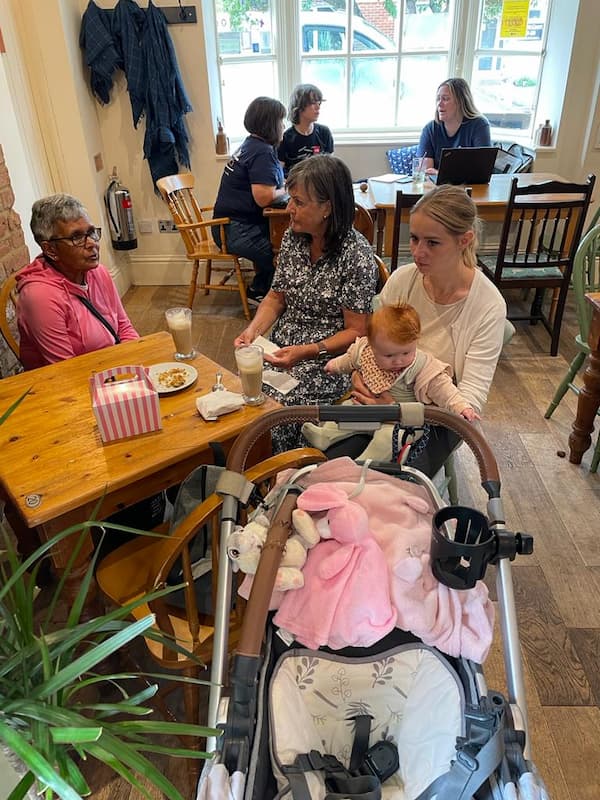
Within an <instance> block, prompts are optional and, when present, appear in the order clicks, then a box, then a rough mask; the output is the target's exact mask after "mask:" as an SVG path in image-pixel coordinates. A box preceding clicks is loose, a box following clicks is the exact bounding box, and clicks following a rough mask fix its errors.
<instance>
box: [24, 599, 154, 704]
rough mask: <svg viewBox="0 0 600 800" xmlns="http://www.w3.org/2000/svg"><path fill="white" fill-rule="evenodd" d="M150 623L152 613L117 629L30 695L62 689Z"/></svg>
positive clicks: (52, 692)
mask: <svg viewBox="0 0 600 800" xmlns="http://www.w3.org/2000/svg"><path fill="white" fill-rule="evenodd" d="M152 625H154V614H149V615H148V616H146V617H142V619H140V620H137V621H136V622H132V623H131V624H130V625H128V626H127V628H125V629H124V630H122V631H119V633H116V634H115V635H114V636H111V637H110V638H109V639H107V640H106V641H104V642H101V643H100V644H97V645H96V646H95V647H94V648H93V649H92V650H91V651H89V652H87V653H84V654H83V655H82V656H80V657H79V658H76V659H75V661H73V662H72V663H71V664H67V665H66V666H65V667H63V668H62V669H61V670H59V672H57V673H56V674H55V675H54V676H53V677H52V678H50V679H49V680H47V681H45V683H44V684H42V685H41V686H37V687H35V688H34V689H33V691H32V693H31V697H35V698H41V699H43V698H48V697H49V696H50V695H52V694H54V693H55V692H57V691H58V690H59V689H63V688H64V687H65V686H68V685H69V684H71V683H73V681H75V680H77V678H78V677H79V676H80V675H82V674H84V673H85V672H88V670H90V669H92V668H93V667H94V666H95V665H96V664H98V663H99V662H100V661H104V659H105V658H108V656H110V655H111V654H112V653H114V652H115V651H116V650H118V649H119V648H120V647H123V645H125V644H128V643H129V642H130V641H131V640H132V639H135V637H136V636H139V634H140V633H143V632H144V631H145V630H147V629H148V628H150V627H151V626H152Z"/></svg>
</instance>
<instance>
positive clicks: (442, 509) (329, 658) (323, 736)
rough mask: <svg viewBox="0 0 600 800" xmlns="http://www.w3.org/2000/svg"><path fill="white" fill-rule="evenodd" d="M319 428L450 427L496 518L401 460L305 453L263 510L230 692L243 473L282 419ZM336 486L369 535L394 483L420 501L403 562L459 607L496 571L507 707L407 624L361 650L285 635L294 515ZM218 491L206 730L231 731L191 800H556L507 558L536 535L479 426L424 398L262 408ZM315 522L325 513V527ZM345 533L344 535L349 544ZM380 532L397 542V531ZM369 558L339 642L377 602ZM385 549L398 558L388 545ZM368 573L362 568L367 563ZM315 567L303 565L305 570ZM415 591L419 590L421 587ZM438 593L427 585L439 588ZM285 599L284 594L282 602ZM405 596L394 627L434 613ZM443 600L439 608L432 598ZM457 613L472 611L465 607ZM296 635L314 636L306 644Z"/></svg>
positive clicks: (245, 491) (247, 492) (357, 563)
mask: <svg viewBox="0 0 600 800" xmlns="http://www.w3.org/2000/svg"><path fill="white" fill-rule="evenodd" d="M325 420H334V421H336V422H338V423H340V424H348V425H352V423H353V422H355V423H357V425H359V426H360V428H361V429H364V427H365V422H369V423H372V424H373V425H379V424H381V423H383V422H394V423H402V425H403V427H406V426H407V425H410V426H413V427H418V426H422V425H423V424H424V423H429V424H433V425H444V426H446V427H447V428H449V429H450V430H452V431H454V432H455V433H457V434H458V435H459V436H460V437H461V438H462V439H463V440H464V441H465V443H466V444H467V445H468V447H469V448H470V449H471V450H472V452H473V453H474V455H475V457H476V460H477V463H478V466H479V471H480V476H481V485H482V487H483V488H484V490H485V492H486V493H487V496H488V502H487V517H486V516H484V515H482V514H480V513H479V512H477V511H474V510H472V509H466V508H462V507H458V506H444V503H443V501H442V499H441V497H440V495H439V493H438V491H437V490H436V488H435V486H434V485H433V483H432V482H431V480H429V479H428V478H427V477H426V476H424V475H422V474H421V473H419V472H418V471H416V470H414V469H411V468H409V467H403V468H402V469H401V471H400V474H399V475H393V476H390V475H385V474H382V473H381V472H379V471H375V470H373V469H370V467H369V465H368V464H367V465H362V466H361V465H360V464H356V463H355V462H353V461H351V460H350V459H347V458H342V459H336V460H334V461H331V462H324V461H323V459H324V457H323V455H322V453H320V451H311V450H306V460H307V461H314V464H312V465H311V466H309V467H305V468H303V469H300V470H297V471H296V472H295V473H293V472H291V471H287V472H286V473H285V474H283V475H282V476H281V478H282V480H281V481H280V482H279V484H278V486H277V487H276V488H275V489H274V490H272V491H271V492H270V493H269V494H268V495H267V497H266V498H265V500H264V502H263V510H265V509H266V510H267V511H268V512H269V514H270V527H269V531H268V535H267V538H266V542H265V544H264V545H263V547H262V552H261V556H260V561H259V565H258V569H257V571H256V575H255V576H254V581H253V584H252V589H251V592H250V596H249V599H248V605H247V608H246V611H245V616H244V621H243V626H242V631H241V635H240V639H239V644H238V647H237V650H236V654H235V656H234V658H233V661H232V667H231V670H230V675H229V681H228V688H227V691H225V689H224V687H225V684H226V682H227V676H226V674H225V665H226V658H227V621H228V609H229V607H230V603H231V562H230V561H229V560H228V558H227V539H228V537H229V535H230V534H231V533H232V531H233V529H234V525H235V521H236V519H237V514H238V510H239V507H240V505H242V506H243V505H245V504H246V503H247V501H248V499H249V498H250V497H251V496H252V494H253V493H255V487H254V486H253V485H251V484H249V483H248V481H247V480H246V479H245V478H244V476H243V471H244V467H245V463H246V459H247V456H248V454H249V452H250V450H251V448H252V446H253V445H254V444H255V443H256V441H258V439H259V438H260V437H261V436H262V435H264V434H266V433H268V432H269V431H270V430H271V428H273V427H275V426H276V425H281V424H291V423H299V422H306V421H311V422H319V421H325ZM311 454H312V455H311ZM319 462H321V463H319ZM315 465H317V466H315ZM398 478H400V479H401V480H398ZM329 480H337V481H338V488H339V487H340V486H341V487H342V488H343V490H344V491H345V492H346V494H347V495H348V496H349V497H352V498H353V500H352V502H354V501H356V502H357V503H359V502H364V504H365V508H366V509H367V512H368V514H367V516H368V519H369V527H373V528H375V527H376V521H377V520H378V519H379V518H382V519H383V518H384V516H385V514H386V513H387V514H388V520H389V513H390V510H392V515H394V514H395V513H396V512H395V511H393V509H394V508H395V506H394V503H395V502H396V501H395V499H394V498H395V496H396V493H397V491H396V488H399V489H401V491H402V492H403V493H404V495H405V496H406V497H407V498H409V502H408V505H409V506H410V505H411V504H412V505H413V506H415V507H416V505H418V503H417V500H418V502H426V503H427V504H428V505H429V509H428V513H429V517H428V519H429V520H430V522H429V525H430V530H431V548H430V552H429V553H425V552H424V551H423V550H421V551H420V552H419V553H417V554H413V555H415V556H416V557H415V558H412V561H411V559H410V558H406V559H405V560H404V561H400V562H398V563H399V564H400V566H401V569H402V570H404V568H405V566H406V563H407V562H410V564H411V567H410V568H412V567H413V566H414V564H415V563H416V562H417V561H418V560H419V559H420V562H419V563H420V564H421V565H423V564H427V563H428V564H429V565H430V570H431V572H432V573H433V575H435V578H436V579H437V580H438V581H439V583H438V582H437V581H436V582H435V586H437V587H438V589H439V591H443V592H447V593H450V594H448V595H447V596H448V597H450V596H451V597H452V602H458V603H459V605H460V604H461V603H462V602H463V601H462V600H461V599H457V598H462V597H464V596H467V594H468V593H469V592H475V593H476V592H477V591H478V588H479V589H481V587H482V586H483V584H482V583H481V580H480V579H481V578H482V577H483V575H484V573H485V570H486V567H487V566H488V564H494V565H495V566H496V567H497V581H496V585H497V593H498V601H499V612H500V625H501V631H502V638H503V649H504V660H505V667H506V676H507V686H508V697H507V698H504V697H503V696H502V695H501V694H499V693H498V692H494V691H489V690H488V688H487V686H486V683H485V679H484V676H483V672H482V669H481V666H480V664H479V663H477V662H476V661H474V660H470V659H469V658H466V657H465V656H464V655H462V654H456V653H454V654H451V655H447V654H444V653H443V652H441V651H440V650H439V649H436V648H435V647H433V646H431V645H430V644H425V643H424V641H423V640H422V639H420V638H418V637H417V636H416V635H414V634H413V633H411V632H410V629H409V630H403V629H402V628H401V627H398V626H397V625H396V626H395V625H394V624H393V623H392V625H391V626H390V625H388V626H387V627H385V631H386V632H385V633H384V635H382V636H381V638H380V639H378V640H377V641H373V639H374V637H373V636H371V637H370V638H369V639H368V640H366V644H364V645H363V646H356V644H351V645H349V646H346V647H342V646H341V644H340V642H339V637H338V638H336V637H335V636H333V635H332V637H331V639H332V640H333V641H334V642H335V643H336V644H335V649H333V648H332V647H327V646H320V647H318V648H313V647H307V646H305V645H304V644H302V643H301V642H300V641H298V639H296V638H295V636H294V634H293V632H292V633H290V631H289V630H288V629H286V628H284V629H282V628H280V627H278V625H277V621H278V619H279V618H280V617H281V612H282V611H283V609H284V603H285V601H284V603H282V605H281V607H280V608H279V611H278V612H277V614H275V615H273V613H272V612H271V611H270V610H269V606H270V602H271V600H272V590H273V586H274V584H275V577H276V574H277V570H278V566H279V563H280V560H281V556H282V553H283V551H284V548H285V544H286V540H287V538H288V536H289V535H290V529H291V518H292V512H293V509H294V508H296V506H297V505H300V504H301V503H302V498H303V496H304V498H306V497H308V496H309V494H311V489H312V488H313V487H315V486H322V485H323V484H326V482H327V481H329ZM351 487H355V488H351ZM375 491H379V492H380V494H379V495H378V497H379V499H378V500H376V501H375V502H373V501H372V500H371V501H369V500H368V498H369V497H373V496H374V495H373V492H375ZM217 492H218V493H219V494H220V495H221V496H222V497H223V515H222V520H223V521H222V533H221V544H220V547H221V557H220V560H219V577H218V600H217V615H216V616H217V619H216V627H215V642H216V645H215V650H214V654H213V662H212V672H211V680H212V682H213V686H212V687H211V694H210V701H209V720H208V723H209V725H211V726H214V727H220V728H222V730H223V735H222V737H220V738H219V739H218V740H215V741H212V742H210V743H209V749H211V747H210V745H212V747H214V750H215V754H214V757H213V758H212V759H211V760H210V761H208V762H207V763H206V765H205V768H204V770H203V772H202V775H201V777H200V782H199V785H198V795H197V800H222V798H233V799H234V800H242V798H243V800H278V799H279V798H286V800H334V799H335V798H339V799H340V800H342V798H352V799H355V800H360V799H361V798H362V800H378V799H379V798H382V799H383V800H434V799H436V798H437V800H469V799H471V798H473V799H474V800H547V798H548V795H547V792H546V789H545V787H544V785H543V782H542V780H541V778H540V777H539V775H538V774H537V771H536V769H535V766H534V765H533V763H532V762H531V761H530V759H529V745H528V740H527V708H526V701H525V691H524V683H523V677H522V667H521V659H520V645H519V639H518V632H517V622H516V612H515V604H514V595H513V588H512V578H511V565H510V561H511V560H513V559H514V557H515V555H516V554H528V553H531V552H532V549H533V542H532V539H531V537H530V536H528V535H527V534H520V533H516V534H514V533H511V532H509V531H507V530H506V528H505V522H504V514H503V510H502V503H501V500H500V480H499V476H498V469H497V465H496V461H495V459H494V456H493V454H492V452H491V451H490V449H489V447H488V445H487V443H486V442H485V439H484V438H483V436H482V435H481V434H480V433H479V432H478V431H477V429H475V428H474V427H473V426H471V425H470V424H469V423H467V422H466V421H465V420H463V419H462V418H461V417H458V416H455V415H453V414H449V413H447V412H444V411H441V410H440V409H437V408H432V407H427V408H424V407H423V406H420V405H419V404H404V405H401V406H389V407H388V406H377V407H342V406H326V407H325V406H323V407H316V406H310V407H309V406H306V407H288V408H285V409H282V410H280V411H275V412H273V413H271V414H268V415H266V416H265V417H263V418H262V419H261V420H260V421H259V422H258V423H257V424H256V426H254V427H253V428H252V429H249V430H246V431H244V432H243V433H242V434H241V435H240V436H239V437H238V439H237V440H236V442H235V443H234V445H233V447H232V449H231V451H230V454H229V458H228V462H227V471H226V472H225V473H224V476H223V480H222V481H221V482H220V485H219V486H218V487H217ZM381 492H383V494H381ZM313 493H314V492H313ZM255 496H256V495H255ZM382 497H383V498H384V500H383V502H382V501H381V498H382ZM362 498H365V499H364V500H362ZM410 498H412V499H410ZM369 502H371V505H370V506H369ZM317 516H318V514H317ZM325 516H327V514H325ZM322 519H323V514H322V513H321V517H320V521H321V522H322ZM342 527H343V526H342ZM393 527H394V526H392V529H393ZM331 530H333V526H332V527H331ZM409 532H410V531H409ZM392 533H393V535H391V536H390V538H389V539H388V540H387V545H390V543H391V546H392V547H394V546H396V543H397V541H396V540H397V539H398V538H399V534H398V537H396V536H395V532H394V531H392ZM346 534H347V528H346V529H345V533H343V534H342V535H343V536H346ZM387 534H388V535H390V527H389V526H388V529H387ZM379 535H380V537H381V536H382V534H381V533H380V534H379ZM382 541H383V540H381V539H380V540H378V542H377V545H378V546H380V547H381V548H382V549H384V547H385V546H386V545H385V543H382ZM321 544H324V545H325V546H328V545H329V546H330V547H333V548H335V546H336V543H332V542H331V541H328V542H320V543H319V545H317V546H316V547H315V548H314V549H313V550H312V551H310V553H309V559H310V558H311V557H312V556H313V555H315V558H314V559H313V561H312V563H313V566H314V570H315V571H313V572H311V573H310V574H311V575H314V574H321V573H320V572H319V569H321V567H322V566H323V564H325V563H328V562H327V557H326V556H322V555H321V553H320V554H319V556H318V557H317V556H316V548H317V547H319V546H320V545H321ZM408 549H409V550H410V547H409V548H408ZM321 552H322V553H325V550H322V551H321ZM331 552H332V551H331V550H329V551H328V552H327V555H331ZM348 552H350V551H348ZM373 552H374V545H373ZM353 553H354V554H356V550H354V551H353ZM372 554H373V553H372V552H371V551H369V553H366V551H364V550H363V551H359V552H358V558H357V559H355V560H354V562H352V563H353V565H354V567H353V570H354V571H353V572H352V573H351V577H350V582H349V583H348V584H345V587H346V588H345V591H344V592H343V593H341V594H340V595H338V596H337V598H336V601H337V600H339V602H340V603H344V601H345V599H346V597H352V598H353V604H354V605H353V607H352V608H349V609H348V608H344V615H345V616H344V619H345V621H346V625H347V627H346V630H347V631H349V633H347V634H346V636H347V638H346V641H352V636H353V630H354V628H352V625H353V624H354V625H356V627H357V628H361V626H363V625H364V624H365V618H366V617H368V616H369V612H370V611H371V610H372V606H374V605H376V604H375V603H372V602H371V597H372V596H374V595H372V594H371V591H370V589H369V585H368V575H369V568H370V565H371V564H372V563H373V562H371V561H370V558H371V556H372ZM385 554H386V559H388V560H387V563H388V565H389V563H390V562H389V558H388V556H389V552H388V551H386V553H385ZM335 555H336V554H334V556H335ZM409 555H410V554H409ZM348 563H349V562H348ZM364 564H367V565H368V568H365V569H361V565H364ZM308 565H309V561H307V564H306V566H305V576H307V575H308V572H309V569H308ZM336 568H337V567H336ZM396 573H397V574H400V572H399V571H398V570H396V569H395V567H394V569H390V575H393V574H396ZM423 574H424V573H423ZM357 575H361V577H362V579H363V584H362V586H361V587H360V588H359V592H358V594H357V593H356V591H354V589H356V584H352V581H353V580H355V579H356V576H357ZM404 575H406V573H404ZM365 576H366V577H367V582H365ZM326 578H327V579H328V578H329V575H327V576H325V578H323V581H325V582H324V583H321V584H313V586H319V587H320V588H321V589H322V590H323V591H325V590H326V587H327V584H326ZM372 583H377V581H376V580H373V581H372ZM390 583H391V584H393V580H391V579H390ZM417 584H418V581H417V582H415V584H414V585H415V586H416V585H417ZM403 585H404V588H405V589H406V585H405V584H403ZM422 585H423V584H421V588H422ZM432 585H433V584H431V583H430V584H429V588H430V589H431V587H432ZM348 587H350V588H348ZM306 588H307V584H306V583H305V586H304V589H306ZM375 588H376V589H380V588H381V587H380V586H379V587H375ZM435 591H437V590H435ZM346 592H347V594H346ZM361 592H362V593H363V594H362V597H363V600H362V601H361V600H360V597H361V594H360V593H361ZM292 594H294V593H293V592H290V593H288V595H286V600H287V598H288V596H289V595H292ZM306 594H307V593H306V592H305V595H306ZM375 594H377V591H376V592H375ZM377 596H378V597H379V595H377ZM357 597H358V598H359V599H358V602H356V598H357ZM311 598H312V609H313V612H314V613H316V617H317V619H316V620H315V624H316V625H317V627H319V626H321V625H322V619H321V618H319V617H322V618H325V617H327V618H328V619H329V617H328V611H327V606H328V602H329V599H328V597H327V596H326V594H319V593H318V592H312V593H311V592H308V597H307V601H306V602H307V604H308V605H305V606H300V608H302V609H309V610H310V607H311V606H310V602H311ZM400 598H401V600H400V601H398V602H396V608H397V614H398V616H397V617H396V620H397V622H398V624H399V623H401V622H402V621H403V620H405V619H407V618H408V619H410V613H408V617H407V616H406V614H407V609H412V610H413V611H415V612H416V613H417V615H418V613H420V608H421V606H423V607H425V605H426V604H427V603H429V602H430V601H431V595H429V596H428V597H425V598H424V599H425V604H423V603H421V600H423V595H420V596H419V597H418V598H417V599H416V601H415V599H414V598H411V596H410V593H409V592H407V591H404V590H403V591H402V592H401V594H400ZM315 599H316V600H317V603H316V604H315ZM321 599H322V601H323V602H322V605H321V608H322V613H321V614H319V605H318V601H319V600H321ZM377 602H379V600H378V601H377ZM436 603H437V607H438V608H439V597H436ZM461 607H462V609H463V611H464V609H465V608H466V604H465V605H462V606H461ZM292 608H294V606H293V601H292ZM315 608H316V609H317V610H316V612H315ZM297 609H298V606H296V611H297ZM348 614H349V617H348ZM301 617H302V615H301V614H296V616H294V613H293V612H292V613H291V615H290V614H288V617H287V620H288V624H289V625H290V626H291V627H292V629H293V628H294V624H295V623H294V620H295V619H296V620H298V619H300V618H301ZM459 617H460V614H459ZM284 618H285V615H284ZM348 619H350V626H349V627H348V623H347V621H348ZM377 624H378V622H377V621H376V622H373V621H372V620H369V622H368V624H367V629H369V632H370V633H372V631H373V630H377ZM369 626H370V628H369ZM411 627H412V628H413V629H414V628H415V627H417V628H418V625H416V623H415V624H414V625H412V626H411ZM338 632H339V631H338ZM299 638H302V639H303V641H306V640H307V636H304V635H303V637H299ZM359 638H360V637H359ZM441 638H444V637H441ZM308 639H310V636H308ZM315 641H316V642H317V643H320V642H321V641H322V640H319V639H316V640H315ZM475 644H476V642H475ZM445 649H446V650H451V649H452V648H451V647H450V648H449V647H446V648H445ZM455 649H456V648H455ZM459 649H461V648H460V647H459Z"/></svg>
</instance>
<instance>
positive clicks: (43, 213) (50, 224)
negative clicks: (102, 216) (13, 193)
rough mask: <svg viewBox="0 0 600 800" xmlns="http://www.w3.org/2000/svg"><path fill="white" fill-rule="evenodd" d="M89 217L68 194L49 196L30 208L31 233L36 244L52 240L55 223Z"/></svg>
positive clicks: (85, 210) (81, 206)
mask: <svg viewBox="0 0 600 800" xmlns="http://www.w3.org/2000/svg"><path fill="white" fill-rule="evenodd" d="M81 217H89V214H88V211H87V209H86V207H85V206H84V205H83V203H81V201H79V200H78V199H77V198H76V197H73V196H72V195H70V194H51V195H50V196H49V197H42V199H41V200H36V201H35V203H34V204H33V205H32V207H31V223H30V227H31V232H32V233H33V238H34V239H35V240H36V242H37V243H38V244H41V243H42V242H47V241H48V240H49V239H51V238H52V236H53V235H54V231H55V226H56V223H57V222H74V221H75V220H77V219H81Z"/></svg>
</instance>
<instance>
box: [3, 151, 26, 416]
mask: <svg viewBox="0 0 600 800" xmlns="http://www.w3.org/2000/svg"><path fill="white" fill-rule="evenodd" d="M14 204H15V196H14V193H13V190H12V186H11V183H10V175H9V174H8V167H7V166H6V164H5V162H4V152H3V150H2V145H0V284H1V283H4V281H5V279H6V278H7V277H8V276H9V275H10V274H12V273H13V272H15V271H16V270H18V269H20V268H21V267H23V266H24V265H25V264H27V263H29V250H28V249H27V245H26V244H25V237H24V236H23V228H22V227H21V218H20V217H19V215H18V214H17V212H16V211H15V210H14V208H13V206H14ZM0 313H1V314H4V313H5V311H4V309H3V308H2V309H0ZM8 316H9V319H10V320H11V322H10V324H11V327H13V328H14V329H15V330H16V325H15V323H14V319H13V317H14V309H13V308H12V307H11V308H9V309H8ZM19 369H20V364H19V362H18V361H17V359H16V358H15V357H14V355H13V353H12V350H11V349H10V348H9V347H8V345H7V344H6V342H5V341H4V337H3V336H1V335H0V377H4V376H6V375H12V374H14V373H15V372H18V371H19ZM0 410H1V409H0Z"/></svg>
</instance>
